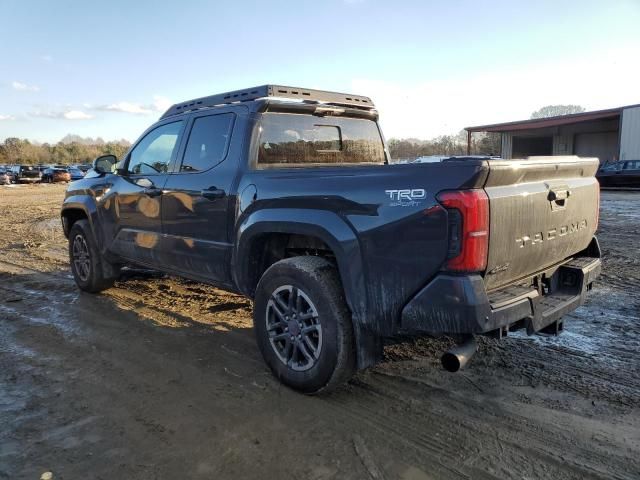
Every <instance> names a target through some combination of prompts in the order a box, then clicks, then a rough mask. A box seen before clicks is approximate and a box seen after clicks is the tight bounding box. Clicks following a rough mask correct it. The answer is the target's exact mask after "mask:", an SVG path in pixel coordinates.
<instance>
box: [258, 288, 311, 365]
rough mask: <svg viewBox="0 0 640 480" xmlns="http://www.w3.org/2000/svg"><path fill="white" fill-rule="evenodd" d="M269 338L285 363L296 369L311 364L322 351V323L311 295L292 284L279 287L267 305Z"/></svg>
mask: <svg viewBox="0 0 640 480" xmlns="http://www.w3.org/2000/svg"><path fill="white" fill-rule="evenodd" d="M266 326H267V332H268V335H269V342H270V344H271V347H272V348H273V350H274V352H275V353H276V355H277V356H278V358H279V359H280V361H281V362H282V363H284V364H285V365H287V366H288V367H289V368H291V369H293V370H296V371H305V370H309V369H310V368H312V367H313V366H314V365H315V364H316V362H317V361H318V358H319V357H320V352H321V351H322V326H321V325H320V319H319V317H318V310H317V309H316V307H315V305H314V304H313V302H312V301H311V299H310V298H309V296H308V295H307V294H306V293H305V292H303V291H302V290H300V289H299V288H297V287H294V286H293V285H283V286H281V287H279V288H277V289H276V290H275V291H274V292H273V293H272V294H271V297H270V298H269V301H268V302H267V308H266Z"/></svg>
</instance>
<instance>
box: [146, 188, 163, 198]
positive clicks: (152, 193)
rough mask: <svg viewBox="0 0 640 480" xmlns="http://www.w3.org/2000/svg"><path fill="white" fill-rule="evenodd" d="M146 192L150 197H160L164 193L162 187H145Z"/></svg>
mask: <svg viewBox="0 0 640 480" xmlns="http://www.w3.org/2000/svg"><path fill="white" fill-rule="evenodd" d="M144 194H145V195H147V196H148V197H159V196H160V195H162V189H160V188H156V187H151V188H145V189H144Z"/></svg>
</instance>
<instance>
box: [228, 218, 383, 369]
mask: <svg viewBox="0 0 640 480" xmlns="http://www.w3.org/2000/svg"><path fill="white" fill-rule="evenodd" d="M265 233H289V234H300V235H309V236H313V237H317V238H319V239H320V240H322V241H323V242H324V243H325V244H326V245H327V246H329V248H331V250H332V251H333V253H334V255H335V257H336V261H337V263H338V272H339V275H340V280H341V281H342V286H343V288H344V295H345V299H346V301H347V305H348V306H349V309H350V310H351V315H352V321H353V328H354V332H355V336H356V351H357V357H358V368H365V367H368V366H370V365H373V364H375V363H377V362H378V361H379V360H380V358H381V355H382V341H381V339H380V338H379V337H378V336H377V335H376V334H375V333H374V332H371V331H369V329H368V328H367V325H366V319H367V290H366V284H365V281H364V279H365V278H366V276H365V272H364V270H363V269H364V263H363V261H362V254H361V248H360V243H359V241H358V237H357V236H356V234H355V232H354V231H353V229H352V228H351V227H350V226H349V224H348V223H347V222H346V221H345V220H344V219H342V218H341V217H340V216H338V215H337V214H336V213H334V212H330V211H326V210H312V209H295V208H273V209H262V210H256V211H254V212H252V213H250V214H248V215H247V216H246V217H245V218H243V219H242V220H241V222H240V223H239V225H238V227H237V230H236V242H235V246H234V249H233V253H232V259H231V266H232V269H231V271H232V272H233V276H234V282H235V284H236V286H237V287H238V289H239V290H240V291H241V292H243V293H245V294H250V293H251V292H250V288H249V264H250V261H249V253H250V251H251V245H252V242H253V241H254V240H255V238H256V236H258V235H261V234H265Z"/></svg>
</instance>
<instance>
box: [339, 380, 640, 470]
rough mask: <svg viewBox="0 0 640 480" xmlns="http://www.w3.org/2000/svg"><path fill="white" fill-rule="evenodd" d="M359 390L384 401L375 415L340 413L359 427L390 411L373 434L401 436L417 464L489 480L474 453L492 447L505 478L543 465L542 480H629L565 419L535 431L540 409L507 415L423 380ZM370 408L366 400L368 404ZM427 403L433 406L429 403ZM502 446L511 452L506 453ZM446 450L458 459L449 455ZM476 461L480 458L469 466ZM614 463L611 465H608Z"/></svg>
mask: <svg viewBox="0 0 640 480" xmlns="http://www.w3.org/2000/svg"><path fill="white" fill-rule="evenodd" d="M364 388H365V390H367V391H374V392H376V393H375V395H377V396H382V397H385V398H386V399H387V400H386V401H384V402H380V403H381V404H380V405H375V406H373V407H366V408H361V407H362V405H363V403H364V402H359V403H358V405H357V406H356V408H355V410H354V406H352V405H350V404H346V406H344V408H343V406H342V405H340V409H341V410H348V411H349V412H350V414H351V415H352V416H353V417H354V418H356V419H358V420H361V421H368V422H371V416H375V415H378V416H379V415H381V413H382V412H385V410H386V412H385V413H390V412H389V409H388V405H389V404H393V405H395V406H396V408H395V409H394V410H393V412H391V415H388V416H385V418H384V419H380V418H378V419H377V420H375V421H373V424H374V426H378V427H379V430H380V431H381V433H383V434H384V433H385V432H387V431H391V432H395V433H396V435H398V436H405V438H404V440H405V442H408V443H409V444H411V445H412V446H413V448H414V449H415V450H416V452H417V453H418V457H417V458H420V454H425V453H426V454H428V455H431V456H433V455H434V454H435V457H436V459H437V460H438V461H440V463H443V461H444V462H446V463H447V464H453V465H460V466H459V467H458V468H455V469H453V470H454V471H455V472H457V473H458V474H459V475H463V476H465V477H466V476H470V478H483V477H484V478H494V477H493V474H491V473H489V471H488V470H489V469H490V467H491V465H490V462H488V461H487V459H485V460H484V461H483V460H482V459H483V458H484V453H482V452H479V451H478V450H477V447H476V445H477V444H480V445H483V446H487V445H491V444H492V443H493V444H496V446H495V449H496V450H497V449H500V450H501V452H502V454H501V456H500V462H502V463H503V464H509V463H510V462H509V460H510V459H509V457H513V458H512V460H513V462H514V463H513V464H514V465H519V468H518V469H517V470H512V471H510V472H507V473H509V476H512V477H513V478H523V477H525V476H527V474H529V475H530V474H531V473H532V472H533V471H534V470H535V468H536V464H540V463H543V464H545V465H547V466H548V467H547V469H546V470H547V471H546V475H549V474H550V473H551V472H550V471H551V470H555V472H554V473H553V474H551V475H550V478H599V479H603V480H604V479H610V478H617V479H630V478H632V477H630V476H628V474H627V473H625V472H624V471H621V472H616V471H615V468H613V469H612V468H611V464H612V463H613V464H614V465H624V464H625V457H624V456H623V455H616V454H612V453H611V452H610V451H605V452H599V451H595V450H594V449H593V446H592V445H591V444H590V443H582V444H578V443H577V441H576V440H575V438H574V437H575V434H574V432H573V431H572V429H571V428H562V425H561V422H558V421H554V420H557V419H559V418H560V419H562V417H563V416H564V415H569V414H565V413H562V412H554V413H553V415H552V418H551V419H547V420H545V421H544V422H543V423H542V424H540V417H538V416H537V415H536V414H537V412H538V410H539V407H530V406H527V405H524V404H521V405H516V406H515V407H512V408H509V409H507V410H505V409H504V408H503V406H502V405H501V404H500V403H499V402H498V401H496V400H495V398H494V397H493V396H491V395H486V394H481V395H475V396H473V397H465V396H463V395H461V394H460V393H458V392H456V391H453V390H448V389H446V388H442V387H438V386H436V385H434V384H432V383H430V382H429V381H428V380H424V379H417V378H411V377H407V376H405V375H402V374H394V373H389V372H383V371H376V370H374V371H373V372H372V373H371V375H370V376H369V377H368V378H367V384H366V386H365V387H364ZM398 392H402V393H401V394H400V393H398ZM425 398H427V400H425ZM370 400H371V399H370V398H367V402H368V403H370ZM430 400H434V403H433V404H432V403H431V402H430ZM437 405H447V408H439V407H438V406H437ZM385 407H386V408H385ZM520 408H521V409H522V411H523V412H527V411H528V410H533V412H532V413H533V414H532V415H531V416H526V415H523V414H520V413H519V412H518V409H520ZM361 409H362V410H363V411H362V412H360V410H361ZM418 412H419V413H420V414H419V415H418V414H417V413H418ZM542 413H543V414H544V413H546V412H542ZM572 420H573V418H572ZM415 425H428V426H429V436H430V437H434V438H437V441H436V444H435V445H434V443H433V442H434V440H433V439H431V441H429V442H427V445H426V447H427V448H425V443H424V442H423V441H421V440H423V439H424V436H425V434H424V433H421V432H417V430H416V428H415ZM541 426H542V427H543V428H540V427H541ZM406 432H409V435H408V436H406V435H405V433H406ZM416 432H417V433H416ZM470 439H472V440H470ZM523 445H526V450H527V452H528V455H529V456H528V458H526V459H523V458H522V455H521V451H520V449H521V448H522V446H523ZM567 445H571V450H570V451H567ZM505 446H508V447H509V448H506V449H505ZM447 449H451V450H452V451H455V452H456V454H455V455H454V454H449V453H448V451H447ZM474 457H479V458H475V460H473V459H474ZM612 458H614V459H615V460H616V461H615V462H612ZM525 460H526V462H528V463H530V465H529V470H528V471H527V470H524V467H525V465H523V462H525ZM526 462H525V463H526ZM470 463H473V465H471V464H470ZM551 467H553V468H551ZM639 468H640V467H639ZM567 470H570V471H571V472H573V475H570V476H569V477H567V476H566V474H567ZM612 470H613V471H612ZM525 472H527V474H525ZM562 472H564V475H563V473H562ZM533 478H536V476H535V475H534V477H533Z"/></svg>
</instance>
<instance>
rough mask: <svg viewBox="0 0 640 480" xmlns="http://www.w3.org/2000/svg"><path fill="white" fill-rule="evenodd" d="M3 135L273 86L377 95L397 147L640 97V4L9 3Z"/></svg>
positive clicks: (0, 33) (1, 81)
mask: <svg viewBox="0 0 640 480" xmlns="http://www.w3.org/2000/svg"><path fill="white" fill-rule="evenodd" d="M0 12H1V13H0V25H1V28H0V141H2V140H4V139H5V138H7V137H13V136H17V137H21V138H28V139H30V140H34V141H39V142H57V141H58V140H60V139H61V138H62V137H63V136H65V135H66V134H69V133H73V134H78V135H82V136H85V137H87V136H89V137H102V138H103V139H105V140H115V139H121V138H124V139H127V140H130V141H133V140H135V139H136V138H137V137H138V136H139V135H140V134H141V133H142V131H144V130H145V129H146V128H147V127H148V126H150V125H151V124H152V123H153V122H155V121H156V120H157V119H158V118H159V116H160V115H161V114H162V113H163V112H164V111H165V110H166V108H168V107H169V105H170V104H171V103H174V102H179V101H184V100H188V99H191V98H196V97H201V96H206V95H211V94H214V93H219V92H224V91H228V90H236V89H240V88H245V87H252V86H256V85H262V84H266V83H275V84H284V85H292V86H298V87H307V88H318V89H323V90H334V91H340V92H348V93H355V94H361V95H367V96H369V97H371V98H372V99H373V101H374V103H375V104H376V106H377V107H378V110H379V112H380V123H381V125H382V128H383V131H384V132H385V135H386V137H387V138H392V137H395V138H410V137H413V138H422V139H429V138H433V137H436V136H438V135H443V134H455V133H457V132H459V131H460V130H461V129H462V128H464V127H466V126H471V125H482V124H488V123H496V122H503V121H512V120H519V119H524V118H529V116H530V115H531V113H532V112H533V111H534V110H537V109H538V108H540V107H542V106H545V105H549V104H579V105H582V106H584V107H585V108H587V109H588V110H593V109H601V108H608V107H616V106H621V105H627V104H634V103H640V89H639V88H638V84H639V79H640V62H639V61H638V58H640V33H638V25H640V0H609V1H606V2H603V1H589V0H580V1H569V0H567V1H562V0H550V1H548V0H537V1H535V2H533V1H531V2H529V1H527V2H525V1H491V0H485V1H471V0H469V1H466V0H447V1H439V2H436V1H427V0H423V1H403V0H394V1H388V0H315V1H280V0H272V1H269V2H266V1H243V0H234V1H231V2H229V1H204V0H192V1H190V0H179V1H171V2H169V1H165V0H155V1H148V0H138V1H123V0H110V1H108V2H87V1H70V0H56V1H49V0H18V1H14V0H0Z"/></svg>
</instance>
